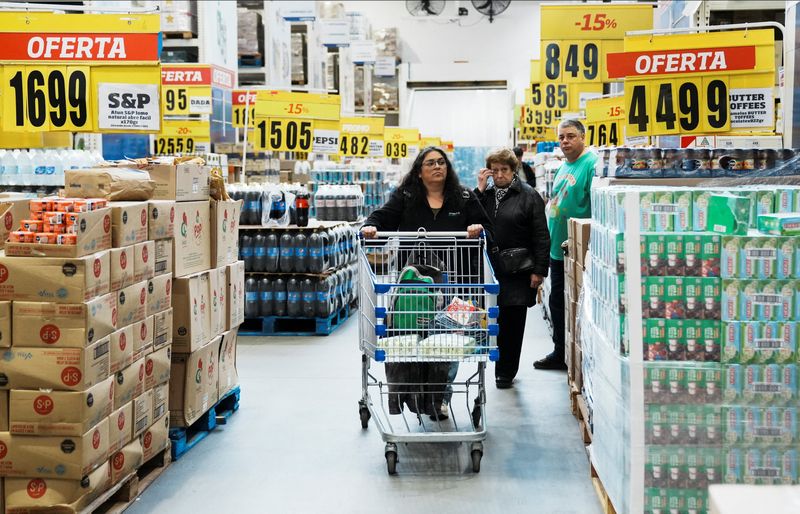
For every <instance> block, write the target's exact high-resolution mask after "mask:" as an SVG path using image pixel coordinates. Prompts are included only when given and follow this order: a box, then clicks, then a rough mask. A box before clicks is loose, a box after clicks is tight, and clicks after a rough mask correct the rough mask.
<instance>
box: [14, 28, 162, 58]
mask: <svg viewBox="0 0 800 514" xmlns="http://www.w3.org/2000/svg"><path fill="white" fill-rule="evenodd" d="M158 59H159V55H158V34H102V33H101V34H71V33H64V34H28V33H14V32H4V33H0V61H101V62H137V61H158Z"/></svg>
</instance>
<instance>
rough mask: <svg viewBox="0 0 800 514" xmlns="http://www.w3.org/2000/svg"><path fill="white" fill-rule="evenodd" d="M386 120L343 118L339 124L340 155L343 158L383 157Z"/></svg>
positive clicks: (378, 118) (381, 118)
mask: <svg viewBox="0 0 800 514" xmlns="http://www.w3.org/2000/svg"><path fill="white" fill-rule="evenodd" d="M383 124H384V118H383V116H380V117H370V118H367V117H364V118H342V119H341V120H340V122H339V126H340V131H341V133H340V136H339V155H341V156H343V157H383V156H384V140H383V137H384V136H383V130H384V127H383Z"/></svg>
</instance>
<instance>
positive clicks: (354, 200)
mask: <svg viewBox="0 0 800 514" xmlns="http://www.w3.org/2000/svg"><path fill="white" fill-rule="evenodd" d="M357 219H358V195H356V194H355V192H353V191H351V192H350V193H349V194H348V195H347V218H346V221H356V220H357Z"/></svg>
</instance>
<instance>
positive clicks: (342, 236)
mask: <svg viewBox="0 0 800 514" xmlns="http://www.w3.org/2000/svg"><path fill="white" fill-rule="evenodd" d="M345 230H346V229H345V228H344V227H339V266H341V265H342V264H344V263H345V262H347V260H348V259H347V233H346V232H345Z"/></svg>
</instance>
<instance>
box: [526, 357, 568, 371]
mask: <svg viewBox="0 0 800 514" xmlns="http://www.w3.org/2000/svg"><path fill="white" fill-rule="evenodd" d="M533 367H534V368H536V369H546V370H552V371H567V363H565V362H564V358H563V357H558V356H556V355H553V354H552V353H551V354H550V355H548V356H547V357H545V358H544V359H540V360H538V361H536V362H534V363H533Z"/></svg>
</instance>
